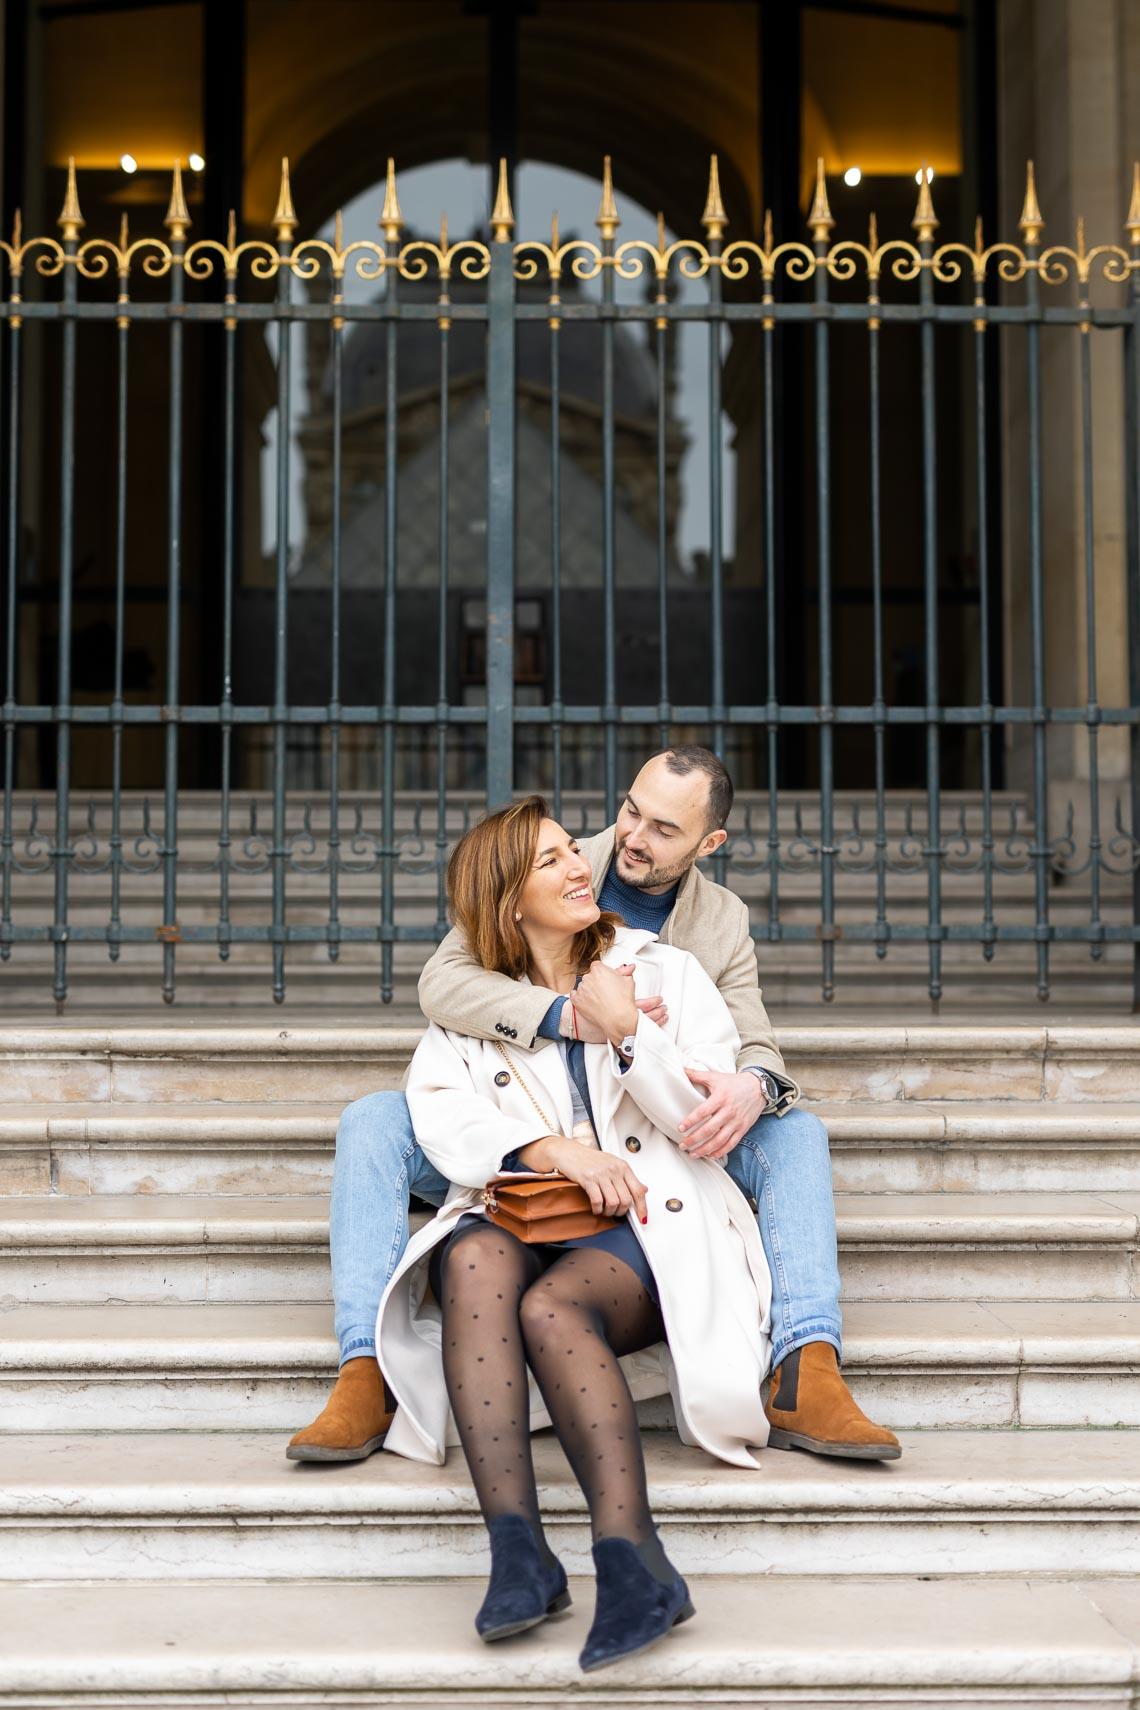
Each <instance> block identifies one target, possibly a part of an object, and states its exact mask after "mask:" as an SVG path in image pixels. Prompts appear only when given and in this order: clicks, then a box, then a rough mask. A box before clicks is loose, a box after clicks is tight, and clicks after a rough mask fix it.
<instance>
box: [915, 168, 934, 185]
mask: <svg viewBox="0 0 1140 1710" xmlns="http://www.w3.org/2000/svg"><path fill="white" fill-rule="evenodd" d="M914 181H915V183H916V184H921V183H922V168H921V167H919V169H918V171H917V172H916V173H915V175H914ZM926 182H927V183H928V184H933V183H934V168H933V167H932V166H928V167H927V169H926Z"/></svg>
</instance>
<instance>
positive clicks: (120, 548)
mask: <svg viewBox="0 0 1140 1710" xmlns="http://www.w3.org/2000/svg"><path fill="white" fill-rule="evenodd" d="M127 243H128V232H127V223H126V218H125V216H124V219H123V228H122V233H121V238H120V246H119V247H120V251H121V254H122V257H123V259H121V260H120V262H119V302H120V304H126V303H127V302H129V300H130V264H129V262H128V261H127V260H126V259H125V257H126V251H127ZM115 324H116V341H115V342H116V345H117V354H118V364H117V368H118V371H117V374H116V382H117V397H116V415H117V421H116V446H115V662H114V686H113V688H112V691H111V840H110V862H111V919H110V924H109V927H108V931H107V953H108V955H109V957H110V959H111V961H112V962H117V961H118V959H119V942H120V935H121V932H122V924H123V923H122V914H121V905H122V881H123V823H122V813H123V646H124V633H125V629H126V616H127V613H126V597H127V425H128V424H127V385H128V378H129V366H128V365H129V361H130V354H129V353H130V332H131V323H130V320H129V318H128V317H127V316H126V315H120V316H119V318H118V320H117V321H116V323H115Z"/></svg>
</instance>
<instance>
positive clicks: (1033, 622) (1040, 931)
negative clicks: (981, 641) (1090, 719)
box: [1025, 227, 1051, 1002]
mask: <svg viewBox="0 0 1140 1710" xmlns="http://www.w3.org/2000/svg"><path fill="white" fill-rule="evenodd" d="M1038 248H1039V245H1038V242H1037V231H1036V229H1035V228H1033V227H1030V229H1029V231H1028V232H1027V234H1026V242H1025V253H1026V256H1027V257H1028V259H1029V260H1030V261H1036V259H1037V255H1038ZM1025 288H1026V303H1027V305H1028V307H1029V309H1030V311H1031V313H1036V311H1037V310H1038V309H1039V308H1040V303H1041V291H1040V282H1039V280H1038V276H1037V269H1036V268H1035V267H1031V268H1030V269H1029V271H1028V272H1027V274H1026V277H1025ZM1025 336H1026V345H1027V349H1026V356H1027V364H1028V416H1029V631H1030V649H1031V658H1032V685H1033V818H1034V838H1033V848H1032V851H1031V858H1032V860H1033V865H1034V905H1035V906H1034V923H1033V925H1034V939H1035V942H1036V945H1037V996H1038V997H1039V998H1040V999H1041V1001H1042V1002H1044V1001H1045V1000H1046V999H1047V998H1048V996H1049V857H1050V853H1051V851H1050V845H1049V826H1048V810H1049V797H1048V788H1047V779H1048V773H1047V757H1046V747H1045V738H1046V721H1047V718H1048V712H1047V709H1046V706H1045V580H1044V568H1043V564H1042V538H1041V503H1042V499H1041V323H1040V321H1038V320H1030V321H1029V322H1027V324H1026V329H1025Z"/></svg>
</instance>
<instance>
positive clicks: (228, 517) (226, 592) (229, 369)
mask: <svg viewBox="0 0 1140 1710" xmlns="http://www.w3.org/2000/svg"><path fill="white" fill-rule="evenodd" d="M236 225H237V222H236V220H235V217H234V215H233V213H232V212H231V214H230V236H231V238H234V237H236ZM229 247H230V249H231V250H232V249H233V247H234V245H233V243H232V242H231V244H230V246H229ZM236 287H237V275H236V272H235V271H234V268H233V266H232V265H227V267H226V280H225V303H226V305H227V307H228V306H231V305H232V304H233V303H235V302H236V300H237V299H236ZM237 337H238V327H237V321H236V320H235V319H234V318H233V316H232V315H231V316H228V317H227V319H226V320H225V321H224V322H223V323H222V338H223V340H224V370H223V377H222V384H223V403H222V408H223V417H224V420H223V428H222V434H223V444H222V484H223V494H222V699H221V704H220V706H219V708H218V718H219V724H220V727H221V760H222V765H221V802H220V804H219V820H218V959H219V961H222V962H226V961H228V960H229V954H230V924H231V923H230V866H231V859H232V858H231V854H230V850H231V848H232V846H233V836H232V831H231V824H230V796H231V791H232V787H233V742H234V718H233V712H234V550H235V541H236V531H237V511H236V502H235V488H236V479H237V463H236V458H237V422H236V415H237Z"/></svg>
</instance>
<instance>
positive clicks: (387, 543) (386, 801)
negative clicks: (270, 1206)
mask: <svg viewBox="0 0 1140 1710" xmlns="http://www.w3.org/2000/svg"><path fill="white" fill-rule="evenodd" d="M385 232H386V237H387V251H388V263H389V265H388V267H387V268H386V270H385V273H384V289H385V293H386V296H387V306H388V320H387V322H386V324H385V328H384V649H383V684H382V693H383V696H384V705H383V707H382V709H381V720H382V737H381V752H380V766H381V777H380V843H381V852H380V853H381V864H380V933H381V938H380V1001H381V1003H391V1001H392V995H393V975H392V969H393V952H394V946H393V943H392V937H391V933H392V926H393V921H394V916H395V905H396V590H397V580H396V577H397V571H398V564H397V556H398V546H397V541H398V524H399V510H398V501H399V492H398V487H397V483H398V480H399V450H400V388H399V368H398V362H399V322H398V320H397V316H398V314H399V308H400V291H399V280H400V270H399V265H398V261H397V258H398V256H399V253H400V232H399V226H398V225H395V224H394V223H393V224H390V225H388V226H387V227H386V228H385Z"/></svg>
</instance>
